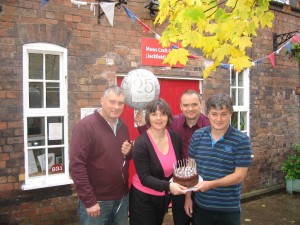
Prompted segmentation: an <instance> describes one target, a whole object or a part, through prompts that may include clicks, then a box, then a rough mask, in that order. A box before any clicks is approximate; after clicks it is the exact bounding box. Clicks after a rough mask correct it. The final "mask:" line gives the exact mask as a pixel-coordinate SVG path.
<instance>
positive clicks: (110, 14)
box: [100, 2, 116, 26]
mask: <svg viewBox="0 0 300 225" xmlns="http://www.w3.org/2000/svg"><path fill="white" fill-rule="evenodd" d="M115 4H116V3H115V2H100V6H101V8H102V10H103V12H104V14H105V15H106V17H107V19H108V21H109V23H110V25H111V26H114V15H115Z"/></svg>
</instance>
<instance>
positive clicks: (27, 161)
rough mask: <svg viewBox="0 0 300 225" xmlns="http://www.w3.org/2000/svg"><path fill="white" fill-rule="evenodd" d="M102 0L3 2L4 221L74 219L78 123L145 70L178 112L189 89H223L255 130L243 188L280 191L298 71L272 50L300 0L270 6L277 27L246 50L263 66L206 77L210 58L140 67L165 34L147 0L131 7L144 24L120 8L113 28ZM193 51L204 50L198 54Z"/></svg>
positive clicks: (298, 14)
mask: <svg viewBox="0 0 300 225" xmlns="http://www.w3.org/2000/svg"><path fill="white" fill-rule="evenodd" d="M91 3H95V5H93V4H91ZM97 3H98V1H93V0H89V1H87V4H86V5H79V6H78V5H76V4H73V3H71V1H69V0H63V1H62V0H49V1H48V3H47V4H45V5H44V6H42V4H41V1H40V0H2V1H1V2H0V59H1V60H0V75H1V84H0V90H1V92H0V102H1V104H0V112H1V114H0V134H1V135H0V224H1V225H2V224H64V225H67V224H77V221H78V219H77V212H76V207H77V196H76V192H75V191H74V187H73V184H72V180H71V179H70V177H69V172H68V157H69V150H70V149H69V142H70V140H71V131H72V128H73V126H74V124H75V123H76V122H77V121H78V120H79V119H80V118H81V116H83V115H84V114H85V113H86V112H89V109H90V108H96V107H99V98H100V96H101V95H102V92H103V90H104V89H105V88H106V87H107V86H108V85H114V84H117V83H118V84H119V83H120V82H121V81H122V79H123V77H124V76H125V75H126V74H128V72H130V71H131V70H135V69H140V68H143V69H147V70H150V71H152V72H153V73H154V74H155V75H156V76H157V78H158V79H159V82H160V85H161V95H162V96H163V97H164V98H166V99H167V100H168V101H170V102H171V104H172V110H173V113H177V112H178V108H176V107H178V104H176V102H177V101H178V96H179V95H180V93H179V91H178V90H182V88H184V89H185V88H187V87H196V88H199V90H200V92H201V93H203V96H204V97H205V98H207V97H208V96H210V95H211V94H213V93H216V92H225V93H228V94H231V96H232V97H233V98H234V99H235V104H236V105H235V114H234V115H235V116H234V118H233V122H234V123H235V124H234V125H235V126H237V127H238V128H239V129H241V130H242V131H243V132H246V133H248V134H249V136H250V137H251V140H252V146H253V155H254V158H253V163H252V166H251V168H250V169H249V172H248V175H247V177H246V180H245V182H244V185H243V186H244V190H243V191H244V194H245V195H247V194H248V195H251V194H252V193H257V192H260V193H261V192H267V191H270V190H274V189H278V188H282V187H283V185H284V178H283V174H282V172H281V170H280V167H281V162H282V161H283V160H284V159H285V157H286V153H287V152H288V151H290V146H291V144H292V143H297V142H298V143H299V139H300V138H299V137H300V118H299V115H300V114H299V104H300V103H299V98H300V97H299V95H296V93H295V89H296V86H297V85H298V86H299V85H300V80H299V79H300V78H299V67H298V62H296V61H293V60H291V59H289V57H288V56H287V55H286V54H285V48H283V49H280V47H282V45H284V44H285V43H286V42H284V43H282V44H281V45H279V46H278V47H277V50H278V49H279V51H278V54H275V67H273V66H272V64H271V62H270V60H269V59H268V56H269V55H270V54H271V53H272V52H275V51H276V50H274V49H273V33H276V34H277V35H281V34H286V33H290V32H292V33H291V34H290V35H291V36H290V38H291V37H292V36H293V35H294V34H295V33H293V32H294V31H295V32H296V31H299V30H300V8H299V7H300V6H299V2H298V1H297V0H290V2H289V3H288V4H287V5H285V4H282V3H280V2H272V4H271V7H270V9H271V10H272V11H273V12H274V14H275V19H274V22H273V28H271V29H263V30H259V31H258V35H257V37H253V42H254V44H253V47H252V48H251V49H250V50H249V52H248V54H249V56H250V57H251V58H252V59H253V61H254V62H257V63H254V65H253V67H251V68H250V70H246V71H243V72H242V73H240V74H236V73H235V72H234V71H233V70H230V68H228V67H225V68H219V69H218V70H217V72H215V73H214V74H211V76H210V77H209V78H208V79H205V80H203V77H202V71H203V68H204V63H203V60H197V59H190V61H189V62H188V64H187V65H186V66H185V67H179V68H171V67H167V66H156V65H145V64H143V62H142V59H141V58H142V57H141V56H142V55H143V54H144V52H143V50H142V48H141V44H142V38H148V39H150V38H155V34H154V33H153V32H152V31H155V33H156V34H161V33H162V31H163V28H162V27H160V26H156V25H154V24H153V19H154V17H153V16H150V11H149V10H148V9H147V8H145V6H146V5H148V3H149V1H128V2H127V4H126V5H125V6H126V7H128V9H130V11H131V12H132V13H133V14H134V15H135V16H136V18H139V19H140V22H138V21H137V20H135V21H132V20H131V19H130V18H129V17H128V15H127V14H126V12H125V11H124V9H123V8H122V6H120V5H116V8H115V13H114V17H113V18H114V24H113V26H111V25H110V23H109V21H108V19H107V17H106V16H105V14H103V13H100V16H99V13H98V11H99V4H97ZM91 5H92V6H95V14H94V11H93V10H92V11H91V10H90V7H91ZM100 9H101V8H100ZM283 9H284V10H283ZM100 12H102V10H100ZM143 25H147V27H148V28H149V29H150V31H149V32H148V33H145V32H144V28H145V27H144V26H143ZM278 37H282V36H278ZM291 43H292V44H293V42H292V41H291ZM194 54H195V55H196V56H200V53H199V52H198V51H195V52H194ZM261 59H262V60H261ZM182 84H183V85H182ZM170 87H172V88H170ZM177 92H178V93H177ZM175 97H176V98H177V99H176V98H175ZM174 102H175V103H174ZM173 103H174V106H173ZM46 109H47V110H46ZM130 110H131V109H129V108H128V107H127V108H126V112H124V114H125V115H123V116H124V119H125V121H126V122H127V123H128V124H129V126H130V127H131V135H132V139H134V138H135V136H136V135H137V134H136V133H135V132H136V131H135V128H133V123H132V121H133V111H132V110H131V111H130ZM47 156H48V157H47Z"/></svg>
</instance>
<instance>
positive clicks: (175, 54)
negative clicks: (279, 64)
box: [163, 48, 190, 66]
mask: <svg viewBox="0 0 300 225" xmlns="http://www.w3.org/2000/svg"><path fill="white" fill-rule="evenodd" d="M189 55H190V54H189V52H188V51H187V50H186V49H184V48H179V49H172V50H171V51H170V52H169V54H168V56H167V58H165V60H164V61H163V63H169V64H170V65H171V66H174V65H176V64H177V63H178V62H180V63H181V64H183V65H186V63H187V61H188V56H189Z"/></svg>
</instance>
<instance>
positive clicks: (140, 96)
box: [121, 69, 160, 110]
mask: <svg viewBox="0 0 300 225" xmlns="http://www.w3.org/2000/svg"><path fill="white" fill-rule="evenodd" d="M121 88H122V89H123V90H124V94H125V102H126V104H127V105H128V106H130V107H132V108H134V109H137V110H142V109H144V108H145V107H146V105H147V104H148V103H149V102H151V101H152V100H154V99H155V98H157V97H158V96H159V92H160V86H159V82H158V79H157V77H156V76H155V75H154V74H153V73H152V72H151V71H149V70H146V69H136V70H132V71H130V72H129V73H128V74H127V75H126V76H125V77H124V79H123V81H122V83H121Z"/></svg>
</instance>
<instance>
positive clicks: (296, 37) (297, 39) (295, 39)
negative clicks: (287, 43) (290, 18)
mask: <svg viewBox="0 0 300 225" xmlns="http://www.w3.org/2000/svg"><path fill="white" fill-rule="evenodd" d="M293 41H294V42H295V43H298V42H299V35H298V33H297V34H295V35H294V36H293Z"/></svg>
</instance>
